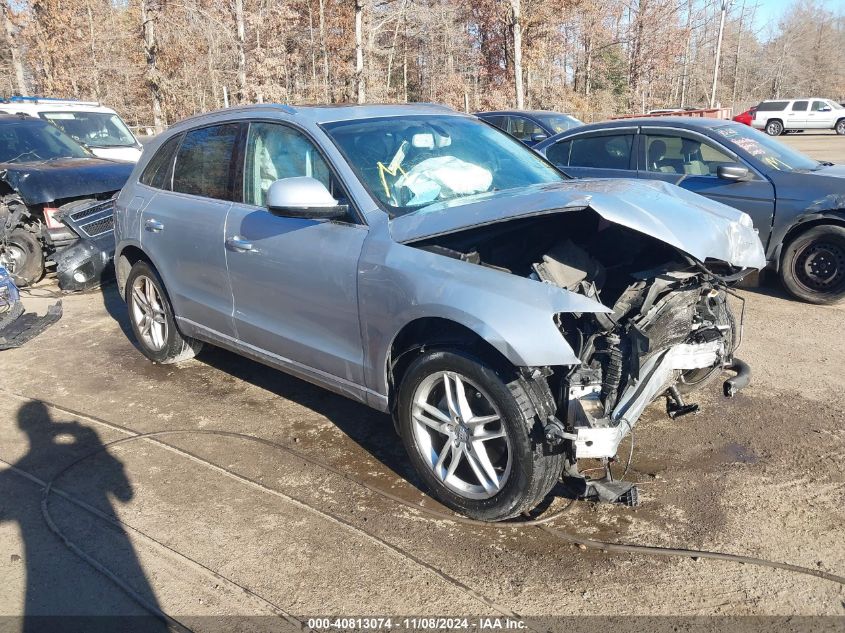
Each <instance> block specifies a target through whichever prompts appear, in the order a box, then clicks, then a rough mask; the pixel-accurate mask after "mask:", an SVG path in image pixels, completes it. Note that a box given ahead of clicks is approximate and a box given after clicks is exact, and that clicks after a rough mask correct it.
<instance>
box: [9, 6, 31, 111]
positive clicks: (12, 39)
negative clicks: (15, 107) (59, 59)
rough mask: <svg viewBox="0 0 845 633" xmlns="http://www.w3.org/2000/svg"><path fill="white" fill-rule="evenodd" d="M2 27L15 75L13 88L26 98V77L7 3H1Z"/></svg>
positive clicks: (27, 90) (27, 92)
mask: <svg viewBox="0 0 845 633" xmlns="http://www.w3.org/2000/svg"><path fill="white" fill-rule="evenodd" d="M2 11H3V26H4V30H5V33H6V44H7V45H8V47H9V55H10V56H11V58H12V70H13V71H14V73H15V87H16V88H17V91H18V94H20V95H23V96H26V95H28V94H29V89H28V88H27V85H26V77H25V75H24V71H23V62H22V60H21V51H20V48H19V46H18V38H17V33H16V32H15V26H14V24H13V23H12V16H11V12H12V10H11V8H10V7H9V4H8V2H5V1H4V2H3V7H2Z"/></svg>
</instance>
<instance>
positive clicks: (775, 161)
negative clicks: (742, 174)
mask: <svg viewBox="0 0 845 633" xmlns="http://www.w3.org/2000/svg"><path fill="white" fill-rule="evenodd" d="M714 131H715V132H716V133H717V134H719V135H720V136H721V137H722V138H724V139H725V140H726V141H727V142H729V143H733V144H734V145H736V146H738V147H739V148H741V149H744V150H745V151H746V152H748V153H749V154H751V155H752V156H753V157H754V158H756V159H757V160H759V161H760V162H761V163H763V164H764V165H766V166H767V167H769V168H771V169H777V170H778V171H798V170H812V169H818V168H819V167H820V166H821V163H819V161H817V160H813V159H812V158H810V157H809V156H805V155H804V154H802V153H801V152H798V151H796V150H794V149H792V148H790V147H787V146H786V145H785V144H783V143H781V142H780V141H778V140H775V139H773V138H772V137H770V136H767V135H766V134H763V133H762V132H760V131H758V130H755V129H754V128H750V127H748V126H747V125H726V126H724V127H720V128H716V129H715V130H714Z"/></svg>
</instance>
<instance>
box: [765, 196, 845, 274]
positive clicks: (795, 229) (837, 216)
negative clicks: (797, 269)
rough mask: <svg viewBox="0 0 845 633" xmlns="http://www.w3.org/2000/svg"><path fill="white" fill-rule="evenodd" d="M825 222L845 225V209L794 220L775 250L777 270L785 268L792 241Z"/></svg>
mask: <svg viewBox="0 0 845 633" xmlns="http://www.w3.org/2000/svg"><path fill="white" fill-rule="evenodd" d="M825 224H831V225H835V226H841V227H845V209H841V210H839V211H836V212H829V213H824V214H818V213H812V214H807V215H803V216H801V217H799V218H798V219H797V220H795V222H793V223H792V224H791V225H790V226H789V228H788V229H787V230H786V232H785V233H784V234H783V238H782V239H781V240H780V242H779V243H778V246H777V249H776V250H775V253H774V257H773V258H772V263H773V264H774V266H775V271H776V272H780V271H781V269H782V268H783V256H784V250H785V248H786V246H787V245H788V244H789V243H790V242H792V241H793V240H795V239H796V238H797V237H799V236H800V235H801V234H802V233H805V232H807V231H809V230H810V229H812V228H814V227H817V226H822V225H825Z"/></svg>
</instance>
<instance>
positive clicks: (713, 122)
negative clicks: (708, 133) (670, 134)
mask: <svg viewBox="0 0 845 633" xmlns="http://www.w3.org/2000/svg"><path fill="white" fill-rule="evenodd" d="M725 125H734V123H733V122H732V121H730V120H729V119H709V118H704V117H692V116H650V117H636V118H633V119H613V120H611V121H602V122H599V123H587V124H586V125H581V126H579V127H576V128H572V129H571V130H567V131H566V132H562V134H566V135H569V134H572V133H579V134H580V133H584V132H590V131H591V130H604V129H610V128H617V127H621V128H625V127H638V126H643V127H667V126H669V127H678V128H685V129H689V130H702V129H704V130H712V129H714V128H719V127H723V126H725Z"/></svg>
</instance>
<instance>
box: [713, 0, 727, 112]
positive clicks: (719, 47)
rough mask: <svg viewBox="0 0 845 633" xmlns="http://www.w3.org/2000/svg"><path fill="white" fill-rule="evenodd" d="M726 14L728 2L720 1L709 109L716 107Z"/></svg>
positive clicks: (725, 0)
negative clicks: (720, 7)
mask: <svg viewBox="0 0 845 633" xmlns="http://www.w3.org/2000/svg"><path fill="white" fill-rule="evenodd" d="M727 12H728V0H722V9H721V11H720V12H719V34H718V35H717V36H716V61H715V64H714V65H713V87H712V88H711V89H710V107H711V108H712V107H715V105H716V84H717V82H718V81H719V64H720V63H721V62H722V36H723V35H724V33H725V14H726V13H727Z"/></svg>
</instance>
